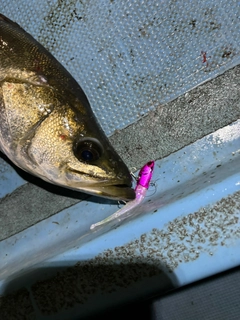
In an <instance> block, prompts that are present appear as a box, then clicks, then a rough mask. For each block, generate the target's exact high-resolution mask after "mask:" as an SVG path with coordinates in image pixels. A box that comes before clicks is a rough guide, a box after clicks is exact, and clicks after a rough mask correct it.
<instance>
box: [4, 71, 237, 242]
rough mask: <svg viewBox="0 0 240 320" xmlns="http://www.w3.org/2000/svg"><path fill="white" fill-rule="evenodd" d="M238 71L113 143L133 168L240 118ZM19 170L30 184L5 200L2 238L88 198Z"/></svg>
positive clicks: (197, 90) (117, 135) (203, 87)
mask: <svg viewBox="0 0 240 320" xmlns="http://www.w3.org/2000/svg"><path fill="white" fill-rule="evenodd" d="M239 76H240V66H237V67H235V68H233V69H231V70H229V71H227V72H225V73H224V74H223V75H221V76H219V77H217V78H216V79H214V80H212V81H209V82H207V83H205V84H203V85H201V86H199V87H197V88H195V89H193V90H192V91H190V92H188V93H186V94H185V95H183V96H181V97H179V98H178V99H176V100H174V101H173V102H171V103H168V104H165V105H162V106H159V107H158V108H157V109H156V110H155V111H153V112H150V113H149V114H148V115H147V116H145V117H144V118H142V119H141V120H139V121H138V122H136V123H134V124H133V125H131V126H129V127H127V128H125V129H124V130H121V131H117V132H115V134H114V135H113V136H112V137H111V138H110V140H111V142H112V144H113V145H114V147H115V148H116V150H117V151H118V152H119V153H120V155H121V156H122V158H123V160H124V161H125V162H126V163H127V165H128V166H129V168H132V167H135V168H139V167H140V166H141V165H142V164H144V163H145V162H146V161H148V160H149V159H161V158H163V157H166V156H167V155H169V154H170V153H172V152H174V151H177V150H179V149H181V148H183V147H184V146H186V145H188V144H190V143H192V142H194V141H196V140H197V139H200V138H202V137H203V136H205V135H207V134H209V133H211V132H214V131H216V130H217V129H219V128H221V127H224V126H225V125H227V124H230V123H232V122H233V121H235V120H237V119H238V118H240V102H239V101H240V90H239V79H240V77H239ZM18 172H20V171H18ZM20 174H21V175H23V176H24V178H25V179H26V180H28V181H29V183H27V184H26V185H24V186H22V187H20V188H18V189H17V190H15V191H14V192H13V193H12V194H11V195H8V196H6V197H5V198H3V199H2V200H1V201H0V240H1V239H5V238H7V237H9V236H11V235H13V234H15V233H17V232H20V231H21V230H24V229H25V228H27V227H28V226H31V225H33V224H35V223H37V222H38V221H41V220H42V219H45V218H47V217H48V216H50V215H53V214H54V213H56V212H59V211H60V210H62V209H64V208H67V207H69V206H71V205H73V204H75V203H76V202H78V201H80V200H81V199H83V198H86V195H83V194H81V193H76V192H72V191H70V190H65V189H63V188H58V187H56V186H52V185H49V184H47V183H45V182H43V181H40V180H39V179H36V178H33V177H31V176H30V175H27V174H25V173H22V172H20ZM99 201H100V202H104V201H105V200H104V199H99ZM106 201H107V200H106Z"/></svg>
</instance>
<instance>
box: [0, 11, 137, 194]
mask: <svg viewBox="0 0 240 320" xmlns="http://www.w3.org/2000/svg"><path fill="white" fill-rule="evenodd" d="M0 149H1V150H2V152H3V153H5V154H6V155H7V157H8V158H9V159H10V160H11V161H12V162H14V163H15V164H16V165H17V166H18V167H20V168H21V169H23V170H25V171H27V172H29V173H31V174H34V175H36V176H38V177H40V178H42V179H44V180H46V181H48V182H51V183H53V184H57V185H61V186H64V187H67V188H71V189H75V190H79V191H83V192H86V193H90V194H94V195H98V196H101V197H106V198H111V199H116V200H119V199H125V200H132V199H134V197H135V193H134V190H133V189H132V188H131V175H130V173H129V170H128V168H127V167H126V165H125V164H124V162H123V161H122V160H121V158H120V157H119V155H118V154H117V153H116V152H115V150H114V149H113V147H112V146H111V144H110V143H109V141H108V139H107V137H106V136H105V134H104V132H103V131H102V129H101V127H100V126H99V124H98V122H97V120H96V118H95V116H94V114H93V111H92V109H91V107H90V104H89V101H88V99H87V97H86V95H85V93H84V92H83V90H82V89H81V87H80V86H79V85H78V83H77V82H76V81H75V80H74V78H73V77H72V76H71V75H70V74H69V73H68V71H67V70H66V69H65V68H64V67H63V66H62V65H61V64H60V63H59V62H58V61H57V60H56V59H55V58H54V57H53V56H52V55H51V54H50V53H49V52H48V51H47V50H46V49H45V48H44V47H43V46H42V45H41V44H39V43H38V42H37V41H36V40H35V39H34V38H33V37H32V36H31V35H29V34H28V33H27V32H25V31H24V30H23V29H22V28H21V27H20V26H19V25H18V24H16V23H14V22H12V21H11V20H9V19H8V18H6V17H5V16H3V15H0Z"/></svg>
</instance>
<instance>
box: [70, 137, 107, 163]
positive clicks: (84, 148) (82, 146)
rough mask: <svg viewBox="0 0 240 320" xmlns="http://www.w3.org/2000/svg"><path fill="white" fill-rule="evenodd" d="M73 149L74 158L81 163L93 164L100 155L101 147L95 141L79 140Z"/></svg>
mask: <svg viewBox="0 0 240 320" xmlns="http://www.w3.org/2000/svg"><path fill="white" fill-rule="evenodd" d="M74 149H75V150H74V154H75V157H76V158H77V159H78V160H80V161H83V162H88V163H91V162H94V161H96V160H98V159H99V158H100V157H101V155H102V146H101V145H100V143H99V142H98V141H97V140H95V139H84V140H80V141H79V142H78V143H77V145H76V147H75V148H74Z"/></svg>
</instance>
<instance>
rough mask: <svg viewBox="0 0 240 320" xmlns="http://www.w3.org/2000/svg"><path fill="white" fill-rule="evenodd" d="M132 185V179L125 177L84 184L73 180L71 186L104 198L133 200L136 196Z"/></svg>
mask: <svg viewBox="0 0 240 320" xmlns="http://www.w3.org/2000/svg"><path fill="white" fill-rule="evenodd" d="M131 185H132V183H131V181H130V180H129V179H125V180H122V181H119V180H112V181H111V180H110V181H109V180H102V181H96V182H90V181H89V182H85V183H84V184H83V183H78V182H73V181H71V183H70V184H69V187H70V188H71V189H78V190H79V191H83V192H86V193H89V194H91V195H96V196H100V197H103V198H108V199H112V200H124V201H131V200H134V199H135V197H136V194H135V191H134V189H132V188H131Z"/></svg>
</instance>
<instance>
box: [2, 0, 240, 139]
mask: <svg viewBox="0 0 240 320" xmlns="http://www.w3.org/2000/svg"><path fill="white" fill-rule="evenodd" d="M1 10H2V13H3V14H5V15H6V16H8V17H9V18H10V19H12V20H14V21H16V22H18V23H19V24H20V25H21V26H22V27H23V28H24V29H25V30H27V31H28V32H29V33H31V34H32V35H33V36H34V37H35V38H36V39H37V40H38V41H40V42H41V43H42V44H43V45H44V46H45V47H46V48H47V49H49V51H50V52H51V53H52V54H53V55H54V56H55V57H56V58H57V59H58V60H59V61H60V62H61V63H62V64H63V65H64V66H65V67H66V68H67V69H68V71H69V72H70V73H71V74H72V75H73V77H74V78H75V79H76V80H77V81H78V82H79V84H80V85H81V87H82V88H83V90H84V91H85V93H86V94H87V96H88V98H89V100H90V103H91V106H92V108H93V111H94V112H95V114H96V116H97V118H98V120H99V122H100V123H101V125H102V127H103V129H104V131H105V132H106V134H108V135H110V134H111V133H113V132H114V130H116V129H122V128H123V127H125V126H127V125H129V124H131V123H133V122H134V121H136V120H137V119H139V118H140V117H141V116H143V115H145V114H146V113H147V112H148V111H149V110H152V109H154V108H155V107H156V106H158V105H160V104H163V103H166V102H169V101H171V100H173V99H175V98H176V97H178V96H179V95H181V94H184V93H185V92H186V91H188V90H190V89H192V88H194V87H195V86H197V85H199V84H201V83H203V82H204V81H207V80H209V79H212V78H214V77H216V76H217V75H219V74H221V73H223V72H224V71H226V70H227V69H229V68H231V67H233V66H235V65H237V64H238V63H239V62H240V50H239V43H240V33H239V30H240V29H239V27H240V23H239V16H240V4H239V2H238V1H235V0H220V1H214V0H208V1H193V0H162V1H158V0H155V1H154V0H126V1H117V0H101V1H100V0H82V1H80V0H78V1H77V0H75V1H74V0H66V1H57V0H55V1H53V0H41V1H39V0H31V1H23V0H5V1H4V2H3V3H2V5H1Z"/></svg>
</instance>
